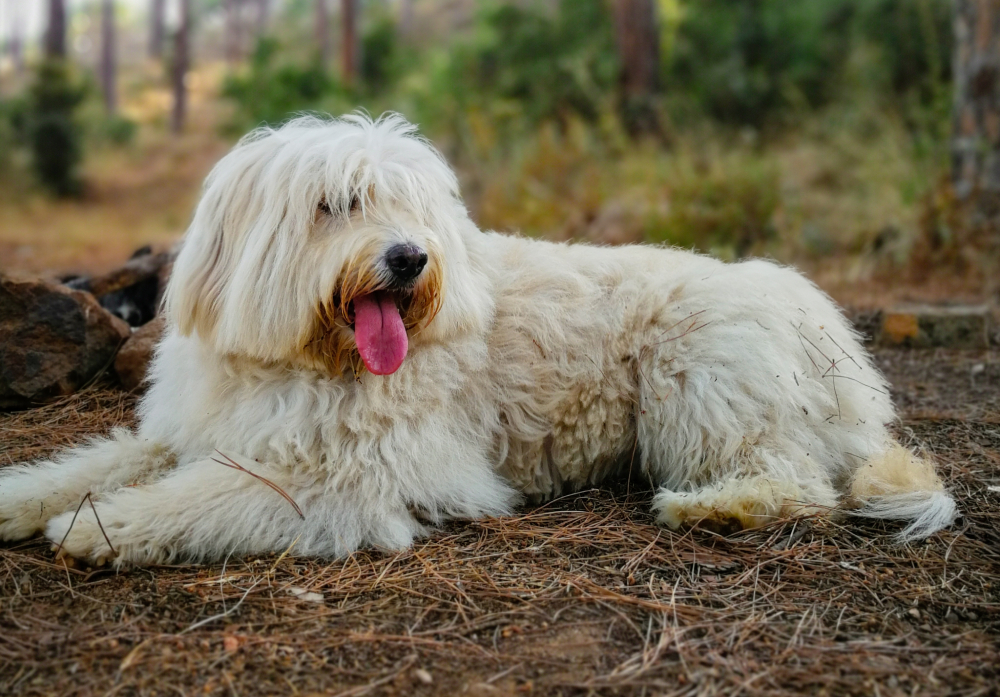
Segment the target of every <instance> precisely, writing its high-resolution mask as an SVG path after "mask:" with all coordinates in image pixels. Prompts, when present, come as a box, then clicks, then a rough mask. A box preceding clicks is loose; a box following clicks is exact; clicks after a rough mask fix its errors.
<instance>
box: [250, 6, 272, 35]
mask: <svg viewBox="0 0 1000 697" xmlns="http://www.w3.org/2000/svg"><path fill="white" fill-rule="evenodd" d="M270 18H271V0H257V21H256V27H255V32H254V33H255V34H256V35H257V38H258V39H259V38H260V37H262V36H264V34H266V33H267V25H268V21H269V20H270Z"/></svg>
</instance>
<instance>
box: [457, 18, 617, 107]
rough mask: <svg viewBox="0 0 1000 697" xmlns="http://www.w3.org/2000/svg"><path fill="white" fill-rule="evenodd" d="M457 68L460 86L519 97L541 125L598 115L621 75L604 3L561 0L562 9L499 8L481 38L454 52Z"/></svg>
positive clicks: (483, 95)
mask: <svg viewBox="0 0 1000 697" xmlns="http://www.w3.org/2000/svg"><path fill="white" fill-rule="evenodd" d="M450 65H451V74H450V79H451V82H452V84H453V89H454V90H455V91H457V92H461V93H464V94H465V95H472V96H476V97H479V98H480V100H482V99H491V98H492V99H500V100H507V101H511V102H515V103H516V104H517V105H518V107H519V110H520V111H521V113H523V114H524V115H525V116H526V117H527V118H528V119H529V120H530V121H531V122H533V123H541V122H544V121H557V122H560V123H563V124H565V123H566V122H567V120H568V119H569V118H570V117H571V116H572V115H579V116H582V117H583V118H585V119H587V120H590V121H594V120H596V119H597V118H598V116H599V114H600V112H601V108H602V105H603V103H604V102H605V101H606V100H607V99H608V97H609V95H611V94H613V91H614V89H615V87H616V85H617V80H618V59H617V54H616V52H615V44H614V35H613V30H612V26H611V21H610V17H609V16H608V12H607V8H606V6H605V3H604V2H603V0H560V2H559V5H558V8H557V10H556V11H555V12H547V11H545V10H544V9H543V8H541V7H537V6H527V7H522V6H519V5H515V4H508V3H502V4H498V5H492V6H490V7H488V8H487V10H486V11H485V12H484V13H483V15H482V16H481V18H480V26H479V31H478V32H477V36H476V39H475V40H474V41H472V42H469V43H466V44H464V45H460V46H457V47H455V48H454V49H453V51H452V58H451V62H450Z"/></svg>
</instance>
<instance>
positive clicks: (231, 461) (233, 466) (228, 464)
mask: <svg viewBox="0 0 1000 697" xmlns="http://www.w3.org/2000/svg"><path fill="white" fill-rule="evenodd" d="M215 452H217V453H219V455H221V456H222V457H224V458H226V459H227V460H229V462H223V461H222V460H216V459H215V458H214V457H213V458H212V461H213V462H218V463H219V464H220V465H223V466H225V467H229V468H230V469H234V470H239V471H240V472H246V473H247V474H249V475H250V476H251V477H253V478H254V479H257V480H260V481H262V482H264V484H266V485H268V486H269V487H271V488H272V489H274V490H275V491H276V492H278V494H279V495H280V496H281V498H283V499H285V501H288V503H290V504H292V508H294V509H295V512H296V513H298V514H299V518H301V519H302V520H305V519H306V516H305V513H303V512H302V509H301V508H299V504H297V503H295V500H294V499H293V498H292V497H291V496H289V495H288V494H287V493H286V492H285V490H284V489H282V488H281V487H280V486H278V485H277V484H275V483H274V482H272V481H271V480H270V479H267V478H266V477H262V476H260V475H259V474H256V473H254V472H251V471H250V470H248V469H247V468H246V467H244V466H243V465H241V464H240V463H238V462H236V460H234V459H233V458H231V457H229V456H228V455H226V454H225V453H224V452H222V451H221V450H216V451H215Z"/></svg>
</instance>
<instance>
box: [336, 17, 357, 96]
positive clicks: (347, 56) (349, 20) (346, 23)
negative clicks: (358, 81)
mask: <svg viewBox="0 0 1000 697" xmlns="http://www.w3.org/2000/svg"><path fill="white" fill-rule="evenodd" d="M340 7H341V10H340V14H341V17H340V21H341V23H342V25H343V26H342V29H343V32H344V33H343V43H342V44H341V47H340V50H341V61H342V63H343V70H344V84H345V85H348V86H350V85H352V84H354V78H355V77H356V75H357V70H358V15H357V5H356V4H355V0H341V4H340Z"/></svg>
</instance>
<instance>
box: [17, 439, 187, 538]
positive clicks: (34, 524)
mask: <svg viewBox="0 0 1000 697" xmlns="http://www.w3.org/2000/svg"><path fill="white" fill-rule="evenodd" d="M174 461H175V458H174V455H173V453H171V452H170V451H169V450H168V449H167V448H166V447H164V446H163V445H161V444H159V443H155V442H151V441H148V440H144V439H143V438H141V437H139V436H137V435H136V434H134V433H132V432H131V431H128V430H127V429H124V428H122V429H116V430H115V431H114V432H113V433H112V436H111V437H110V438H100V439H96V440H94V441H92V442H90V443H88V444H86V445H82V446H79V447H76V448H73V449H71V450H68V451H66V452H63V453H60V454H59V455H58V456H57V457H55V458H54V459H52V460H47V461H44V462H40V463H36V464H30V463H25V464H20V465H14V466H12V467H4V468H3V469H0V539H3V540H21V539H24V538H27V537H31V536H32V535H34V534H35V533H36V532H40V531H41V530H43V529H44V528H45V525H46V523H48V521H49V520H50V519H51V518H52V517H54V516H57V515H59V514H60V513H63V512H64V511H67V510H71V509H72V510H76V508H77V506H79V505H80V502H81V501H82V500H83V497H84V496H86V495H87V494H88V493H90V494H91V495H93V496H95V497H96V496H97V495H99V494H101V493H104V492H107V491H113V490H115V489H119V488H121V487H124V486H129V485H131V484H135V483H138V482H142V481H145V480H147V479H149V478H150V477H153V476H156V475H157V474H159V473H160V472H162V471H164V470H166V469H169V468H170V467H172V466H173V464H174Z"/></svg>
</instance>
